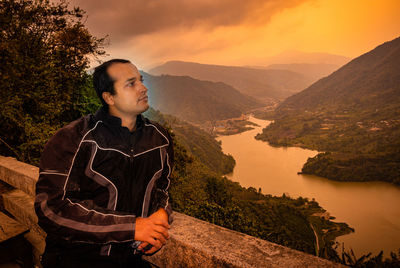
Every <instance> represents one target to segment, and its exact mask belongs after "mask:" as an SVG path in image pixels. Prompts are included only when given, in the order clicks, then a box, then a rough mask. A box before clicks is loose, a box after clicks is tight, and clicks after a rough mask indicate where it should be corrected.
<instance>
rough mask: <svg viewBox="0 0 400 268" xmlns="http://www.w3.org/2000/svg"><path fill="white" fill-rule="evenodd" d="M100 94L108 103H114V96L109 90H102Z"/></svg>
mask: <svg viewBox="0 0 400 268" xmlns="http://www.w3.org/2000/svg"><path fill="white" fill-rule="evenodd" d="M101 96H102V97H103V100H104V101H105V102H106V103H107V104H108V105H114V96H113V95H112V94H111V93H110V92H103V93H102V94H101Z"/></svg>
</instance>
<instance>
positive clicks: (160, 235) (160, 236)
mask: <svg viewBox="0 0 400 268" xmlns="http://www.w3.org/2000/svg"><path fill="white" fill-rule="evenodd" d="M153 237H154V238H155V239H157V240H159V241H160V242H161V243H162V244H163V245H165V243H167V240H166V239H165V237H164V236H163V235H162V234H161V233H157V232H154V234H153Z"/></svg>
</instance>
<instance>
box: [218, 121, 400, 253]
mask: <svg viewBox="0 0 400 268" xmlns="http://www.w3.org/2000/svg"><path fill="white" fill-rule="evenodd" d="M249 120H250V121H252V122H254V123H256V124H258V125H260V126H261V127H255V129H253V130H250V131H247V132H243V133H241V134H237V135H231V136H220V137H218V138H217V140H218V141H221V143H222V149H223V151H224V153H229V154H231V155H232V156H233V157H234V158H235V160H236V167H235V169H234V172H233V173H232V174H229V175H228V176H227V177H228V178H229V179H231V180H233V181H236V182H239V183H240V184H241V185H242V186H245V187H247V188H248V187H253V188H255V189H259V188H261V189H262V192H263V193H264V194H271V195H275V196H281V195H282V194H283V193H285V194H286V195H290V196H291V197H294V198H296V197H299V196H303V197H307V198H309V199H310V200H311V199H312V198H315V200H317V201H318V203H319V204H320V205H321V207H323V208H324V209H326V210H327V211H329V213H330V215H332V216H334V217H335V218H336V220H335V221H338V222H346V223H347V224H348V225H349V226H350V227H352V228H354V229H355V232H352V233H349V234H348V235H341V236H338V237H337V238H336V242H339V243H340V248H341V243H344V246H345V249H346V250H349V249H350V248H352V249H353V250H354V251H355V253H356V255H357V256H362V255H363V254H367V253H369V252H372V253H373V254H374V255H376V254H378V253H379V252H380V251H381V250H383V251H384V256H389V253H390V252H391V251H397V249H398V248H399V244H398V243H396V241H400V211H399V210H398V204H400V188H399V187H396V186H394V185H392V184H388V183H383V182H363V183H357V182H338V181H332V180H328V179H326V178H322V177H318V176H313V175H306V174H300V175H297V173H298V172H299V171H301V169H302V166H303V164H304V163H305V162H306V161H307V159H308V158H312V157H314V156H316V155H317V154H318V152H317V151H311V150H306V149H302V148H297V147H285V148H283V147H272V146H269V145H268V143H266V142H263V141H259V140H256V139H254V136H255V135H257V134H258V133H260V132H261V129H262V128H263V127H265V126H266V125H268V124H269V123H270V121H265V120H259V119H255V118H253V117H250V119H249ZM372 241H373V242H372Z"/></svg>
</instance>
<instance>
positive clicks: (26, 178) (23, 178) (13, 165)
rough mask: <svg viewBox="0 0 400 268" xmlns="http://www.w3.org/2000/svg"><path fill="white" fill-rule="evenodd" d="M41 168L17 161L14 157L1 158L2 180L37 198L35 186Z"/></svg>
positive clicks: (0, 170) (0, 171)
mask: <svg viewBox="0 0 400 268" xmlns="http://www.w3.org/2000/svg"><path fill="white" fill-rule="evenodd" d="M38 177H39V168H37V167H34V166H31V165H29V164H26V163H23V162H20V161H17V160H16V159H15V158H12V157H4V156H0V179H1V180H2V181H4V182H6V183H8V184H9V185H11V186H13V187H15V188H17V189H19V190H22V191H24V192H25V193H27V194H28V195H31V196H35V185H36V182H37V180H38Z"/></svg>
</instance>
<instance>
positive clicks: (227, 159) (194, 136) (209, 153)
mask: <svg viewBox="0 0 400 268" xmlns="http://www.w3.org/2000/svg"><path fill="white" fill-rule="evenodd" d="M144 115H145V116H146V117H147V118H149V119H151V120H154V121H157V122H159V123H161V124H162V125H167V126H169V127H170V128H171V131H172V132H173V134H174V135H175V136H176V138H177V139H178V140H179V142H180V144H182V146H184V147H185V148H186V149H187V150H188V153H189V154H190V155H192V156H193V157H196V158H197V159H198V160H199V161H200V162H201V163H203V164H204V165H205V166H207V168H209V169H210V170H211V171H212V172H215V173H216V174H227V173H230V172H232V171H233V168H234V166H235V160H234V159H233V157H232V156H231V155H226V154H224V153H223V152H222V149H221V144H220V143H219V142H217V141H216V140H215V138H214V137H213V136H211V135H210V134H208V133H207V132H205V131H203V130H202V129H200V128H198V127H196V126H193V125H191V124H189V123H187V122H185V121H182V120H180V119H178V118H177V117H175V116H172V115H166V114H161V113H160V112H159V111H156V110H154V109H153V108H150V109H149V110H147V111H146V112H145V113H144Z"/></svg>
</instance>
